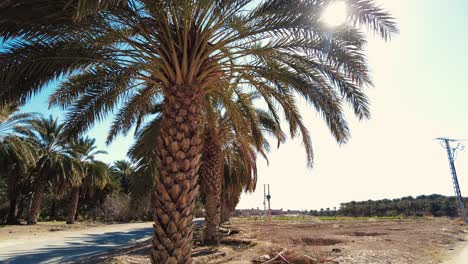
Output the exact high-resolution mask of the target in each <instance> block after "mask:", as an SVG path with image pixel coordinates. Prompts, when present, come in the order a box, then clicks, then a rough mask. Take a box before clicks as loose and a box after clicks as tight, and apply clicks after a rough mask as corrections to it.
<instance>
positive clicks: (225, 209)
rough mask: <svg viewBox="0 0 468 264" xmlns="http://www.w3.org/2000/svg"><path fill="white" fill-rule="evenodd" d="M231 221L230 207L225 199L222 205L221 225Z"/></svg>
mask: <svg viewBox="0 0 468 264" xmlns="http://www.w3.org/2000/svg"><path fill="white" fill-rule="evenodd" d="M227 221H229V207H228V203H227V199H223V201H222V203H221V223H224V222H227Z"/></svg>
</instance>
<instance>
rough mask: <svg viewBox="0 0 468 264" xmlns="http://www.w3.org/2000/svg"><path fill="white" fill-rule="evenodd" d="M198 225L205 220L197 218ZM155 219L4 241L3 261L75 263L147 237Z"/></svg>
mask: <svg viewBox="0 0 468 264" xmlns="http://www.w3.org/2000/svg"><path fill="white" fill-rule="evenodd" d="M195 224H196V225H201V224H203V220H201V219H196V220H195ZM152 228H153V227H152V223H150V222H148V223H134V224H114V225H108V226H104V227H93V228H88V229H84V230H73V231H63V232H51V233H44V234H40V236H38V237H36V236H35V237H28V238H21V239H14V238H12V239H8V240H3V241H0V263H11V264H29V263H31V264H36V263H37V264H39V263H41V264H42V263H74V262H76V261H77V260H79V259H81V258H85V257H86V258H87V257H91V256H95V255H100V254H103V253H106V252H108V251H111V250H113V249H117V248H119V247H125V246H131V245H132V244H134V243H137V242H141V241H144V240H147V239H149V238H150V237H151V234H152Z"/></svg>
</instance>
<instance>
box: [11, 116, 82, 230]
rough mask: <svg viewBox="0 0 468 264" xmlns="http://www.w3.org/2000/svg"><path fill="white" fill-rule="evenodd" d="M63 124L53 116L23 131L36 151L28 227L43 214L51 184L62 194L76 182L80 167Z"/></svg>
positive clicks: (32, 124)
mask: <svg viewBox="0 0 468 264" xmlns="http://www.w3.org/2000/svg"><path fill="white" fill-rule="evenodd" d="M62 131H63V124H59V122H58V120H57V119H54V118H53V117H52V116H49V117H48V118H45V117H40V118H37V119H33V120H31V121H30V129H23V130H21V131H20V132H21V133H22V134H23V135H25V136H28V139H27V140H28V141H29V142H30V143H31V144H33V145H34V147H35V148H36V149H37V152H38V153H37V157H36V163H35V165H34V168H33V171H32V175H33V193H32V197H31V201H30V204H29V209H28V219H27V222H28V224H36V223H37V220H38V218H39V214H40V212H41V206H42V199H43V197H44V194H45V192H46V190H47V186H48V184H49V182H53V183H54V184H53V187H54V190H57V191H58V192H61V190H64V187H63V186H67V185H68V184H70V182H73V181H76V180H77V178H76V175H77V170H78V165H77V163H76V160H75V159H74V153H73V149H72V148H71V147H70V146H69V144H68V143H67V141H66V140H65V139H64V137H63V136H62Z"/></svg>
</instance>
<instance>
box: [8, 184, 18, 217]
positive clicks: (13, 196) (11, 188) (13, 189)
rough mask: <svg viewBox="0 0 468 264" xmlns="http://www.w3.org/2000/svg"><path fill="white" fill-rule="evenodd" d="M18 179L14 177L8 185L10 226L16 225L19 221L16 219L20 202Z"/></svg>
mask: <svg viewBox="0 0 468 264" xmlns="http://www.w3.org/2000/svg"><path fill="white" fill-rule="evenodd" d="M17 179H18V177H16V176H12V177H11V179H10V181H9V183H8V198H9V200H10V208H8V218H7V224H8V225H16V224H18V223H19V221H18V220H17V218H16V207H17V201H18V186H17Z"/></svg>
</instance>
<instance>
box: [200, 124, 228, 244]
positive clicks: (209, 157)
mask: <svg viewBox="0 0 468 264" xmlns="http://www.w3.org/2000/svg"><path fill="white" fill-rule="evenodd" d="M223 167H224V162H223V152H222V149H221V145H220V142H219V139H218V135H217V132H216V131H215V130H214V129H209V128H208V129H206V131H205V143H204V148H203V163H202V165H201V167H200V178H201V181H200V182H201V189H202V191H203V193H204V194H205V197H206V204H205V224H206V228H205V230H204V243H205V244H207V245H215V244H218V243H219V235H218V233H219V224H220V222H221V187H222V180H223Z"/></svg>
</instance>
